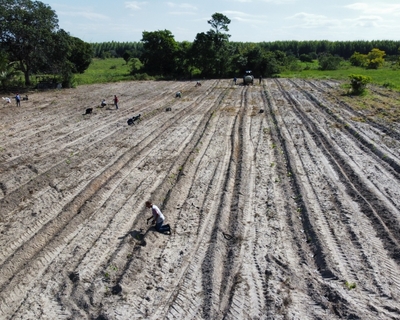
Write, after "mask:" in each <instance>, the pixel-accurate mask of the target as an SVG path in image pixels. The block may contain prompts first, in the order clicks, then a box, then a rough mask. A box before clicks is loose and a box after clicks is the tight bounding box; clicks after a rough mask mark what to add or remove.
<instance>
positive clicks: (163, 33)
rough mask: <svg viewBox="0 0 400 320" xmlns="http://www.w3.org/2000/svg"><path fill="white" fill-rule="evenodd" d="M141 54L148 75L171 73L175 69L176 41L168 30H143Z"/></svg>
mask: <svg viewBox="0 0 400 320" xmlns="http://www.w3.org/2000/svg"><path fill="white" fill-rule="evenodd" d="M141 41H143V49H144V52H143V55H142V59H141V61H142V62H143V63H144V68H145V71H146V72H147V73H148V74H150V75H164V76H167V75H173V74H174V73H175V70H176V54H177V52H178V43H177V42H176V41H175V39H174V36H173V35H172V33H171V31H169V30H158V31H153V32H147V31H143V35H142V40H141Z"/></svg>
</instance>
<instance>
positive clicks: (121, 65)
mask: <svg viewBox="0 0 400 320" xmlns="http://www.w3.org/2000/svg"><path fill="white" fill-rule="evenodd" d="M124 80H132V76H131V75H130V74H129V65H127V64H126V63H125V60H124V59H122V58H113V59H93V61H92V63H91V64H90V66H89V68H88V69H87V70H86V71H85V72H84V73H83V74H78V75H76V76H75V81H76V84H77V85H81V84H93V83H106V82H118V81H124Z"/></svg>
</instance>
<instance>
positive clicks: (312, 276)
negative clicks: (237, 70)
mask: <svg viewBox="0 0 400 320" xmlns="http://www.w3.org/2000/svg"><path fill="white" fill-rule="evenodd" d="M177 91H181V92H182V94H183V96H182V98H175V92H177ZM114 94H116V95H117V96H118V97H119V100H120V102H119V109H118V110H116V109H115V108H114V107H113V106H112V105H109V106H107V107H105V108H98V105H99V104H100V101H101V99H102V98H105V99H107V100H108V102H111V99H112V97H113V95H114ZM363 99H364V98H362V97H348V96H345V95H343V92H342V90H341V89H340V86H339V83H337V82H335V81H312V80H310V81H305V80H288V79H265V80H263V82H262V85H254V86H241V85H236V86H235V85H233V84H232V81H229V80H208V81H203V82H202V86H200V87H195V82H162V81H160V82H124V83H115V84H107V85H103V84H102V85H91V86H81V87H78V88H76V89H67V90H59V91H48V92H40V93H37V92H33V93H31V94H30V95H29V100H28V101H22V103H21V107H20V108H17V107H16V106H15V105H14V104H12V105H9V104H8V105H2V106H1V107H0V113H1V120H0V136H1V142H0V318H1V319H399V318H400V160H399V159H400V139H399V137H400V127H399V123H398V119H397V118H396V117H397V116H398V110H399V100H400V97H399V95H398V94H397V93H393V92H390V91H387V90H385V89H381V88H374V89H373V97H372V98H371V97H370V98H368V100H367V101H365V100H363ZM363 106H365V107H363ZM87 108H93V112H92V113H91V114H84V113H85V111H86V109H87ZM167 110H168V111H167ZM139 113H140V114H141V118H140V121H137V122H136V123H135V124H134V125H132V126H129V125H128V124H127V120H128V119H129V118H131V117H133V116H135V115H138V114H139ZM148 199H152V200H153V202H154V203H155V204H157V205H158V206H159V207H160V208H161V210H162V211H163V213H164V215H165V216H166V223H169V224H170V225H171V226H172V228H173V233H172V235H170V236H168V235H163V234H160V233H157V232H155V231H154V229H153V227H151V226H150V225H147V224H146V218H147V217H149V216H150V212H149V210H148V209H146V208H145V201H146V200H148Z"/></svg>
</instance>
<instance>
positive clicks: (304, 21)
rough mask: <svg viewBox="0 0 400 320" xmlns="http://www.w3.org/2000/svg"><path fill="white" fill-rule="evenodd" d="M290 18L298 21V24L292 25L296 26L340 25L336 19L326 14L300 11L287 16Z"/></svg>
mask: <svg viewBox="0 0 400 320" xmlns="http://www.w3.org/2000/svg"><path fill="white" fill-rule="evenodd" d="M286 19H288V20H295V21H298V24H297V25H295V26H292V27H295V28H299V27H301V28H316V27H335V26H338V25H339V21H338V20H336V19H330V18H328V17H326V16H324V15H317V14H310V13H305V12H299V13H296V14H295V15H293V16H291V17H288V18H286Z"/></svg>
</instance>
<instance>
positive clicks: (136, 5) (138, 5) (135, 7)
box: [125, 1, 147, 11]
mask: <svg viewBox="0 0 400 320" xmlns="http://www.w3.org/2000/svg"><path fill="white" fill-rule="evenodd" d="M146 4H147V2H139V1H129V2H125V8H128V9H132V10H134V11H137V10H141V9H142V7H143V6H145V5H146Z"/></svg>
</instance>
